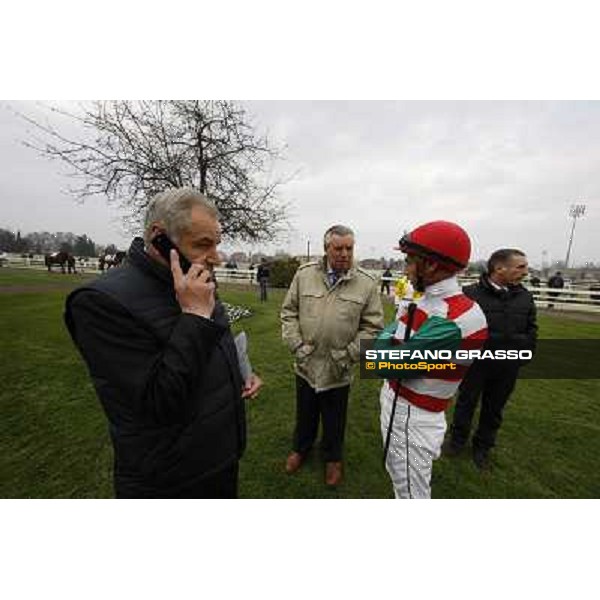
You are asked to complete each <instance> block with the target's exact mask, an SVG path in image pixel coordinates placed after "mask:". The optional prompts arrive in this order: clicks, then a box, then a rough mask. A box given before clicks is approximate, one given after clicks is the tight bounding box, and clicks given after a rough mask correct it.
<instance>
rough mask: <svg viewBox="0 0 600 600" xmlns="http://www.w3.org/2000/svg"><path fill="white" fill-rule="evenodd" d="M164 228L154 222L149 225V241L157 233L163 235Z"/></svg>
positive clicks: (158, 222)
mask: <svg viewBox="0 0 600 600" xmlns="http://www.w3.org/2000/svg"><path fill="white" fill-rule="evenodd" d="M164 230H165V228H164V227H163V224H162V223H161V222H160V221H156V222H154V223H152V224H151V225H150V239H151V240H152V239H154V238H155V237H156V236H157V235H158V234H159V233H163V232H164Z"/></svg>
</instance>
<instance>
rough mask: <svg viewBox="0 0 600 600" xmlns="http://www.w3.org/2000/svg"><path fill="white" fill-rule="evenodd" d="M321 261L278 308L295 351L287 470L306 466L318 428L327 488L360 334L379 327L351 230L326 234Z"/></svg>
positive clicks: (372, 289) (334, 479) (337, 465)
mask: <svg viewBox="0 0 600 600" xmlns="http://www.w3.org/2000/svg"><path fill="white" fill-rule="evenodd" d="M324 246H325V256H324V257H323V259H322V260H320V261H313V262H309V263H306V264H304V265H302V266H301V267H300V268H299V269H298V271H297V272H296V275H295V276H294V279H293V281H292V283H291V285H290V289H289V291H288V293H287V295H286V297H285V300H284V302H283V306H282V309H281V322H282V335H283V339H284V341H285V342H286V343H287V344H288V346H289V348H290V350H291V352H292V353H293V354H294V357H295V363H294V368H295V372H296V427H295V430H294V437H293V452H292V453H291V454H290V455H289V456H288V459H287V462H286V471H287V472H288V473H295V472H296V471H297V470H298V469H299V468H300V467H301V466H302V463H303V462H304V459H305V457H306V455H307V453H308V452H309V450H310V449H311V447H312V445H313V444H314V442H315V439H316V437H317V430H318V428H319V420H321V421H322V425H323V437H322V450H323V455H324V458H325V462H326V469H325V483H326V484H327V485H329V486H336V485H338V484H339V483H341V481H342V453H343V444H344V431H345V428H346V413H347V408H348V394H349V391H350V382H351V378H352V366H353V364H354V363H356V362H358V359H359V355H360V348H359V340H360V338H361V337H363V338H364V337H373V336H375V335H377V333H378V332H379V331H380V330H381V329H383V325H384V320H383V309H382V306H381V299H380V296H379V292H378V289H377V282H376V280H375V278H374V277H373V276H372V275H370V274H369V273H367V272H366V271H364V270H363V269H361V268H357V267H355V266H354V265H353V252H354V233H353V232H352V230H351V229H349V228H348V227H345V226H343V225H334V226H333V227H330V228H329V229H328V230H327V231H326V232H325V237H324Z"/></svg>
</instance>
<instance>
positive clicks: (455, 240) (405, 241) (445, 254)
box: [398, 221, 471, 271]
mask: <svg viewBox="0 0 600 600" xmlns="http://www.w3.org/2000/svg"><path fill="white" fill-rule="evenodd" d="M398 246H399V247H398V250H402V252H405V253H406V254H417V255H419V256H425V257H427V258H430V259H432V260H434V261H435V262H438V263H442V264H443V265H444V266H446V267H452V268H454V269H455V270H457V271H458V270H460V269H464V268H465V267H466V266H467V265H468V263H469V257H470V256H471V240H470V239H469V236H468V235H467V232H466V231H465V230H464V229H463V228H462V227H459V226H458V225H457V224H456V223H450V222H449V221H431V222H430V223H425V224H424V225H420V226H419V227H417V228H416V229H413V230H412V231H411V232H410V233H405V234H404V235H403V236H402V238H401V239H400V242H399V244H398Z"/></svg>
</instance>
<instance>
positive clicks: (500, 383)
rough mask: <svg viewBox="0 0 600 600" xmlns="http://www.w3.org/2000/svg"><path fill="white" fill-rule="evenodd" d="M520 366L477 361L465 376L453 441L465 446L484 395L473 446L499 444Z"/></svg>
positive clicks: (456, 412) (457, 405) (482, 446)
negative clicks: (507, 404) (498, 436)
mask: <svg viewBox="0 0 600 600" xmlns="http://www.w3.org/2000/svg"><path fill="white" fill-rule="evenodd" d="M518 372H519V368H518V366H516V365H514V364H512V363H510V364H500V363H493V364H490V363H489V362H487V361H475V362H474V363H473V365H472V366H471V368H470V369H469V371H468V372H467V375H466V377H465V378H464V379H463V381H462V383H461V385H460V388H459V394H458V399H457V400H456V408H455V410H454V420H453V422H452V428H451V432H452V434H451V435H452V442H453V443H454V444H455V445H457V446H464V445H465V444H466V443H467V441H468V439H469V434H470V432H471V423H472V421H473V415H474V414H475V409H476V408H477V402H478V400H479V397H480V396H481V410H480V413H479V425H478V426H477V431H476V432H475V435H474V436H473V448H475V449H478V450H482V451H484V452H485V451H488V450H489V449H490V448H493V447H494V445H495V443H496V435H497V433H498V430H499V429H500V425H501V424H502V417H503V412H504V407H505V406H506V403H507V401H508V398H509V396H510V395H511V393H512V391H513V390H514V389H515V384H516V381H517V375H518Z"/></svg>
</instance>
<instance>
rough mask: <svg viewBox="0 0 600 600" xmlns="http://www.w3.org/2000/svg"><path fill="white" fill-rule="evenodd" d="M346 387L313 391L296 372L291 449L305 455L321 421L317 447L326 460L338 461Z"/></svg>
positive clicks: (343, 426) (348, 389)
mask: <svg viewBox="0 0 600 600" xmlns="http://www.w3.org/2000/svg"><path fill="white" fill-rule="evenodd" d="M349 391H350V386H349V385H346V386H344V387H341V388H335V389H333V390H327V391H325V392H316V391H315V390H314V389H313V388H312V387H311V386H310V385H309V384H308V383H307V382H306V381H305V380H304V379H302V377H298V375H296V428H295V430H294V440H293V448H294V450H295V451H296V452H299V453H300V454H303V455H304V454H306V453H307V452H308V451H309V450H310V449H311V448H312V446H313V444H314V442H315V440H316V438H317V432H318V429H319V418H320V419H321V421H322V424H323V435H322V441H321V449H322V451H323V458H324V459H325V461H326V462H338V461H341V460H342V454H343V447H344V433H345V430H346V414H347V412H348V393H349Z"/></svg>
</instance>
